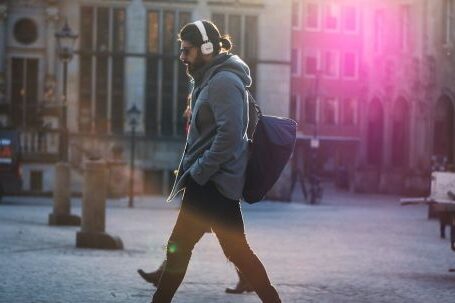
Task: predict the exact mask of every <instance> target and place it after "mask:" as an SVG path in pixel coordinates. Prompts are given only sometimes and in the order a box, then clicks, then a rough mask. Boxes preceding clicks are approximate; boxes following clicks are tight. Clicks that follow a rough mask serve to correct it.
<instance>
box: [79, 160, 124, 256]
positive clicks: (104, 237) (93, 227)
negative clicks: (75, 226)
mask: <svg viewBox="0 0 455 303" xmlns="http://www.w3.org/2000/svg"><path fill="white" fill-rule="evenodd" d="M106 196H107V167H106V163H105V162H104V161H102V160H98V161H88V162H87V163H86V165H85V173H84V189H83V193H82V224H81V231H80V232H78V233H77V234H76V247H85V248H100V249H123V242H122V240H121V239H120V238H119V237H116V236H111V235H109V234H107V233H106V232H105V226H106V223H105V222H106Z"/></svg>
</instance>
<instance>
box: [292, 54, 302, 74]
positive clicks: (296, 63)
mask: <svg viewBox="0 0 455 303" xmlns="http://www.w3.org/2000/svg"><path fill="white" fill-rule="evenodd" d="M291 60H292V65H291V71H292V75H293V76H300V50H299V49H295V48H294V49H292V54H291Z"/></svg>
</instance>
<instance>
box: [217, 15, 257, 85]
mask: <svg viewBox="0 0 455 303" xmlns="http://www.w3.org/2000/svg"><path fill="white" fill-rule="evenodd" d="M212 20H213V22H214V23H215V24H216V25H217V26H218V29H219V30H220V32H221V34H224V33H225V29H227V33H229V35H230V36H231V37H232V42H233V48H232V50H231V52H232V53H235V54H237V55H239V56H240V57H241V58H242V59H243V60H244V61H245V62H246V63H247V64H248V66H249V67H250V73H251V77H252V78H253V84H252V86H251V87H250V91H251V92H252V93H253V94H254V92H255V79H256V65H257V60H258V36H259V35H258V17H257V16H254V15H238V14H225V13H218V12H217V13H214V14H212Z"/></svg>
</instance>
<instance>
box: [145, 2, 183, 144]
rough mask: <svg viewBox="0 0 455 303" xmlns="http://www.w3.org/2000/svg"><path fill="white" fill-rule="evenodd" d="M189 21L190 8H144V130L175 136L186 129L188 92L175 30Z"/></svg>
mask: <svg viewBox="0 0 455 303" xmlns="http://www.w3.org/2000/svg"><path fill="white" fill-rule="evenodd" d="M190 21H191V14H190V13H189V12H185V11H180V10H178V9H176V10H169V9H166V10H150V11H148V12H147V29H148V30H147V41H146V42H147V60H146V61H147V63H146V87H145V113H144V114H145V117H146V119H145V121H144V122H145V133H146V135H147V136H158V137H175V136H183V135H184V133H185V127H184V125H185V118H183V117H182V115H183V112H184V110H185V107H186V104H187V96H188V93H189V88H188V77H187V76H186V69H185V66H184V65H183V64H182V63H181V62H180V60H179V57H178V48H179V47H180V46H179V45H178V43H177V33H178V30H179V29H180V28H181V27H183V25H185V24H186V23H189V22H190Z"/></svg>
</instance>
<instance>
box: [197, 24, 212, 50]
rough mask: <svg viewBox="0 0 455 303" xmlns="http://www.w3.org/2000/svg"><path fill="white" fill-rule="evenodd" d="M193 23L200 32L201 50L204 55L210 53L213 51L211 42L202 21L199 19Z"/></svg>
mask: <svg viewBox="0 0 455 303" xmlns="http://www.w3.org/2000/svg"><path fill="white" fill-rule="evenodd" d="M194 25H196V27H197V28H198V30H199V32H200V33H201V36H202V45H201V52H202V54H204V55H210V54H211V53H213V43H212V42H210V40H209V36H208V35H207V32H206V30H205V26H204V23H202V21H201V20H198V21H195V22H194Z"/></svg>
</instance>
